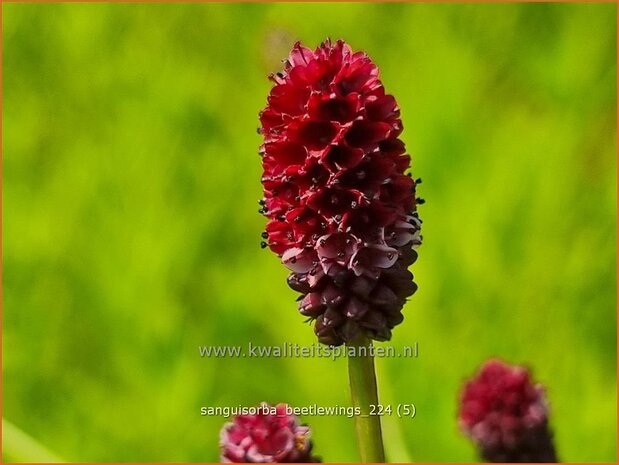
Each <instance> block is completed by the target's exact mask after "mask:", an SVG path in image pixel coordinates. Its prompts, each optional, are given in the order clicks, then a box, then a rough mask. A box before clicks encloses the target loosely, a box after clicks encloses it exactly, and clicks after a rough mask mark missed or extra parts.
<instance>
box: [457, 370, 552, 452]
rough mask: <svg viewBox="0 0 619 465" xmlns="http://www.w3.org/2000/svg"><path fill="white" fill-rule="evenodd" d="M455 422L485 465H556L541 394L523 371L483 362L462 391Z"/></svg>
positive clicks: (542, 393) (543, 396)
mask: <svg viewBox="0 0 619 465" xmlns="http://www.w3.org/2000/svg"><path fill="white" fill-rule="evenodd" d="M458 422H459V424H460V427H461V429H462V430H463V431H464V433H465V434H467V435H468V436H469V437H470V438H471V439H472V440H473V441H474V442H475V443H476V445H477V446H478V448H479V451H480V454H481V456H482V457H483V458H484V460H486V461H489V462H556V461H557V458H556V453H555V448H554V444H553V441H552V434H551V432H550V428H549V426H548V404H547V402H546V398H545V394H544V388H543V387H542V386H541V385H539V384H534V383H533V382H532V380H531V378H530V375H529V372H528V371H527V369H525V368H523V367H520V366H510V365H507V364H505V363H503V362H501V361H500V360H489V361H487V362H486V363H485V364H484V365H483V366H482V367H481V369H480V370H479V372H478V373H477V375H476V376H475V377H474V378H473V379H471V380H469V381H468V382H467V383H466V384H465V385H464V389H463V391H462V393H461V397H460V413H459V418H458Z"/></svg>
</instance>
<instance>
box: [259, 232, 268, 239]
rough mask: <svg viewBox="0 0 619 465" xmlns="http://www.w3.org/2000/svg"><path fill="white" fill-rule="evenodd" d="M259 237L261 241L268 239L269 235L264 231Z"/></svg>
mask: <svg viewBox="0 0 619 465" xmlns="http://www.w3.org/2000/svg"><path fill="white" fill-rule="evenodd" d="M260 237H262V238H263V239H266V238H267V237H269V233H268V232H266V231H264V232H263V233H262V234H260Z"/></svg>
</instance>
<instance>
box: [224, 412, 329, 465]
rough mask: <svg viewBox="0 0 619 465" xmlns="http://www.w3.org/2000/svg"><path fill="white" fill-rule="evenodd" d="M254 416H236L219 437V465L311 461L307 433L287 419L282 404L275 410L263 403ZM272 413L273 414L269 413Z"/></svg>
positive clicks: (290, 417)
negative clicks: (223, 464) (227, 464)
mask: <svg viewBox="0 0 619 465" xmlns="http://www.w3.org/2000/svg"><path fill="white" fill-rule="evenodd" d="M256 410H257V414H256V415H238V416H236V417H234V420H233V421H232V422H229V423H226V424H225V425H224V426H223V428H222V430H221V433H220V441H219V443H220V449H221V462H222V463H279V462H282V463H309V462H319V461H320V460H319V459H318V458H317V457H312V454H311V452H312V442H311V441H310V429H309V427H307V426H303V425H301V424H300V423H299V418H298V417H297V416H295V415H288V414H287V412H286V404H278V405H276V406H275V409H273V408H271V407H270V406H269V405H268V404H266V403H263V404H261V406H260V407H259V408H258V409H256ZM273 410H275V412H276V413H275V414H274V413H273Z"/></svg>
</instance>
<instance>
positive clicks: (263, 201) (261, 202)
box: [258, 199, 266, 206]
mask: <svg viewBox="0 0 619 465" xmlns="http://www.w3.org/2000/svg"><path fill="white" fill-rule="evenodd" d="M265 203H266V201H265V200H264V199H260V200H258V205H262V206H264V204H265Z"/></svg>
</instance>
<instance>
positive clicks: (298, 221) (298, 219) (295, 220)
mask: <svg viewBox="0 0 619 465" xmlns="http://www.w3.org/2000/svg"><path fill="white" fill-rule="evenodd" d="M293 221H294V222H295V223H300V222H301V217H300V216H297V217H295V219H294V220H293Z"/></svg>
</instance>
